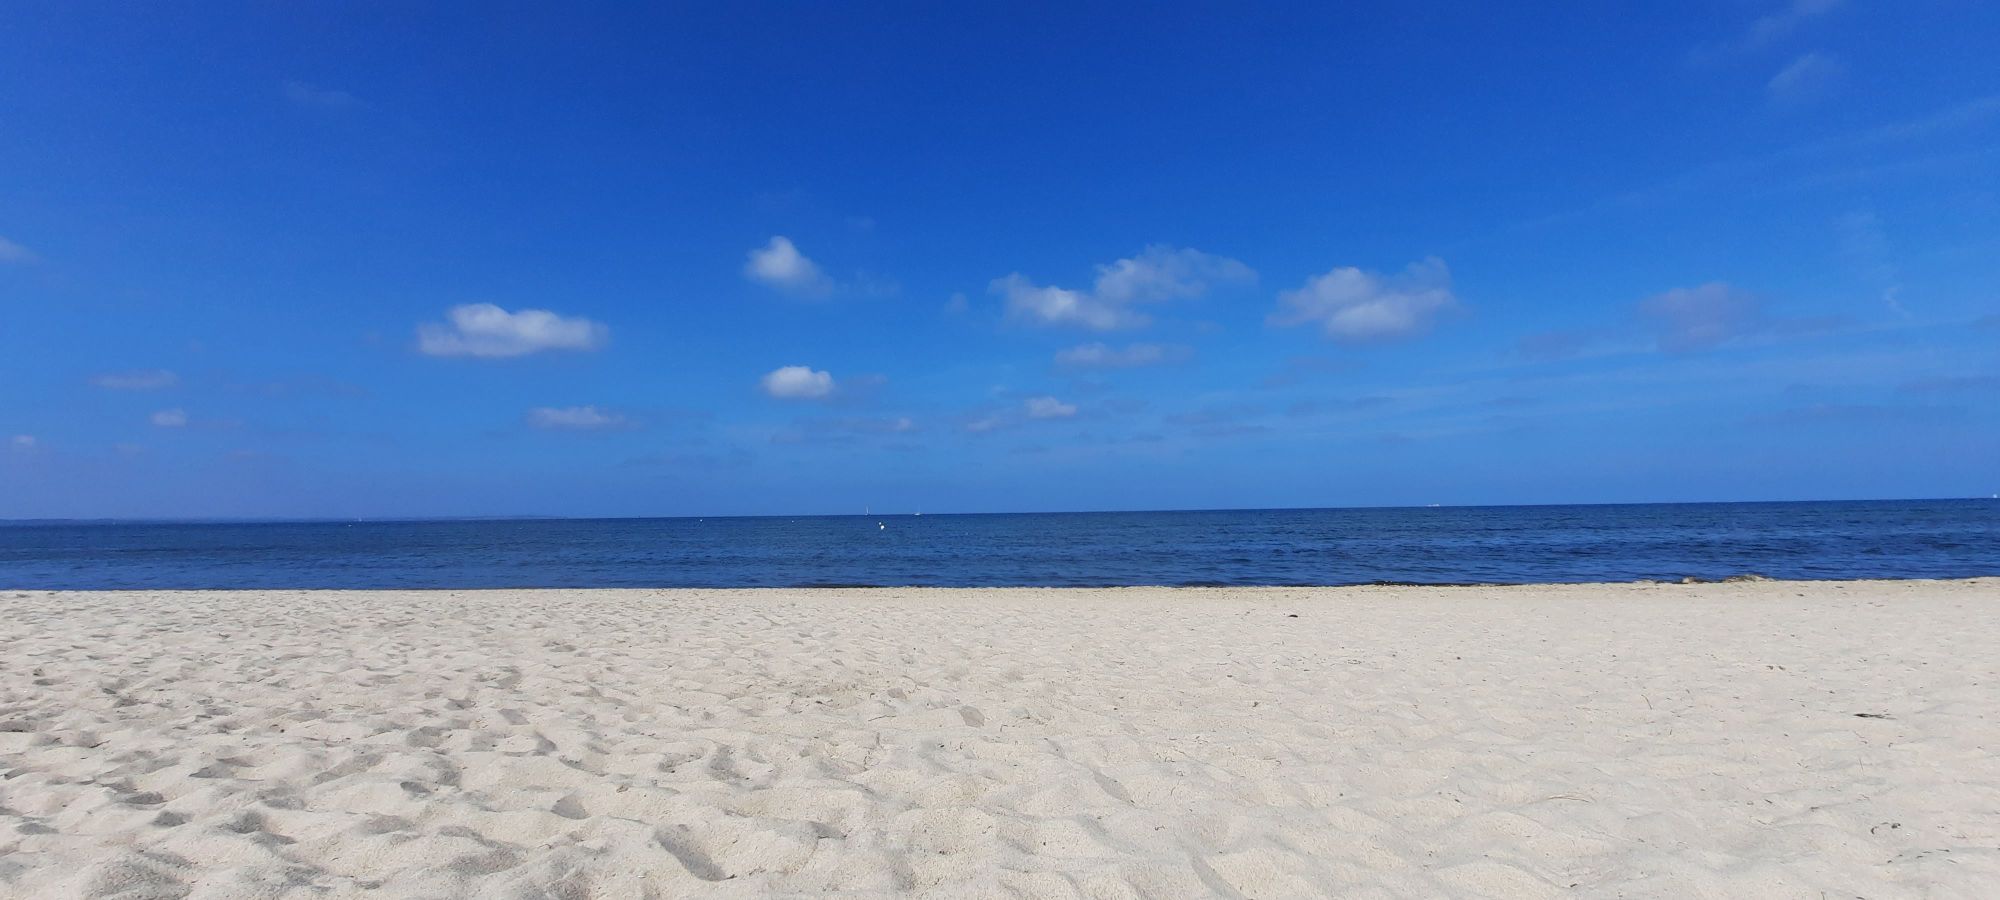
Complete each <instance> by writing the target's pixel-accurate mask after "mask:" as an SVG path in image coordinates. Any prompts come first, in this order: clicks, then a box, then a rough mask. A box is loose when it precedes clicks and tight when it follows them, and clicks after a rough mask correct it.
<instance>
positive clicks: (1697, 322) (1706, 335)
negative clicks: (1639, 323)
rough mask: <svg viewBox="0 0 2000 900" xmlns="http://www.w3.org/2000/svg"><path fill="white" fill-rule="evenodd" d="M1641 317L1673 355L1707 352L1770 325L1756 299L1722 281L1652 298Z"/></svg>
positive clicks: (1641, 307) (1644, 302) (1643, 303)
mask: <svg viewBox="0 0 2000 900" xmlns="http://www.w3.org/2000/svg"><path fill="white" fill-rule="evenodd" d="M1639 315H1640V316H1641V317H1643V318H1644V319H1646V320H1647V321H1648V322H1649V323H1650V324H1651V325H1652V327H1653V330H1654V333H1655V335H1656V337H1657V338H1658V340H1659V347H1660V349H1661V350H1665V351H1667V352H1669V353H1688V352H1692V351H1696V350H1706V349H1708V348H1710V347H1714V346H1716V345H1719V344H1723V343H1727V342H1729V341H1732V340H1735V339H1737V338H1740V337H1745V336H1748V335H1752V334H1756V333H1758V332H1760V331H1763V330H1765V328H1766V326H1767V325H1768V324H1769V323H1768V322H1767V321H1766V320H1765V318H1764V314H1763V310H1762V308H1761V305H1760V304H1759V303H1758V301H1757V298H1756V296H1754V295H1752V294H1750V293H1749V292H1747V291H1743V290H1739V289H1737V288H1734V287H1731V286H1729V285H1727V284H1724V283H1722V282H1719V281H1714V282H1709V283H1708V284H1704V285H1701V286H1699V287H1691V288H1675V289H1673V290H1671V291H1667V292H1665V293H1662V294H1656V295H1654V296H1652V297H1648V298H1646V299H1645V300H1642V301H1640V303H1639Z"/></svg>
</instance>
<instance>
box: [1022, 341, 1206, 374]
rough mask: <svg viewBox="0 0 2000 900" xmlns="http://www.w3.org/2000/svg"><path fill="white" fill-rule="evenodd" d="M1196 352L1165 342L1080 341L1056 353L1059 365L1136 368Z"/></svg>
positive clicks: (1158, 363)
mask: <svg viewBox="0 0 2000 900" xmlns="http://www.w3.org/2000/svg"><path fill="white" fill-rule="evenodd" d="M1192 355H1193V351H1192V350H1189V349H1188V348H1186V347H1179V346H1171V345H1165V344H1127V345H1125V346H1124V347H1123V348H1117V347H1111V346H1108V345H1106V344H1103V343H1089V344H1079V345H1077V346H1075V347H1071V348H1069V349H1067V350H1063V351H1061V352H1058V353H1057V354H1056V368H1059V369H1071V370H1075V369H1136V368H1140V367H1142V366H1159V365H1165V364H1167V363H1174V362H1180V361H1182V360H1185V359H1187V358H1188V357H1189V356H1192Z"/></svg>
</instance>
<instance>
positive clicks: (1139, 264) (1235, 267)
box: [1093, 244, 1257, 303]
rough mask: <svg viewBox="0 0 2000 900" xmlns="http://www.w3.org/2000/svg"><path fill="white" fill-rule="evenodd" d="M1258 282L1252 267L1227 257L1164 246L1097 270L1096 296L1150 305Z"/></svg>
mask: <svg viewBox="0 0 2000 900" xmlns="http://www.w3.org/2000/svg"><path fill="white" fill-rule="evenodd" d="M1255 280H1257V273H1256V272H1255V271H1253V270H1252V269H1251V268H1250V267H1249V266H1246V265H1244V264H1242V263H1240V262H1237V261H1236V260H1233V259H1230V258H1228V257H1226V256H1216V255H1214V254H1210V253H1203V252H1201V251H1200V250H1192V249H1187V248H1180V249H1175V248H1173V247H1167V246H1163V245H1160V244H1154V245H1152V246H1149V247H1147V248H1146V249H1145V250H1144V251H1143V252H1141V253H1140V254H1139V255H1138V256H1134V257H1131V258H1129V259H1121V260H1118V261H1117V262H1114V263H1111V264H1109V265H1102V266H1098V267H1097V283H1096V285H1095V286H1094V288H1093V292H1094V293H1095V294H1096V295H1097V298H1098V299H1100V300H1103V301H1106V302H1109V303H1149V302H1154V301H1159V300H1178V299H1183V298H1188V297H1199V296H1201V295H1203V294H1206V293H1208V290H1209V288H1211V287H1213V286H1216V285H1222V284H1242V283H1246V282H1251V281H1255Z"/></svg>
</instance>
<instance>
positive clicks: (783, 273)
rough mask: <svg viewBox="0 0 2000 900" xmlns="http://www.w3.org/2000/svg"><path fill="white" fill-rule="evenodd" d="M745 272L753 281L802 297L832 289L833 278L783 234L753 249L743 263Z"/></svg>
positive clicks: (814, 295)
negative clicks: (748, 258)
mask: <svg viewBox="0 0 2000 900" xmlns="http://www.w3.org/2000/svg"><path fill="white" fill-rule="evenodd" d="M743 275H744V277H746V278H749V279H750V280H751V281H755V282H757V283H759V284H763V285H768V286H770V287H773V288H776V289H778V290H781V291H784V292H786V293H788V294H794V295H797V296H801V297H824V296H826V295H828V294H830V293H833V279H831V278H828V277H826V273H825V272H822V271H820V269H819V266H818V265H817V264H815V263H814V262H813V261H812V260H810V259H807V258H806V255H805V254H803V253H800V252H799V248H798V247H796V246H794V245H793V244H792V239H791V238H788V237H785V236H783V235H778V236H776V237H773V238H771V242H770V243H768V244H765V245H764V246H762V247H759V248H757V249H755V250H752V251H750V261H749V262H747V263H745V264H744V265H743Z"/></svg>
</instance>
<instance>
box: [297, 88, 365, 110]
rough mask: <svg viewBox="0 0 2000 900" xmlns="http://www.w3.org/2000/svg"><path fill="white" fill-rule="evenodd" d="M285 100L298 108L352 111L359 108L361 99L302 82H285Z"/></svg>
mask: <svg viewBox="0 0 2000 900" xmlns="http://www.w3.org/2000/svg"><path fill="white" fill-rule="evenodd" d="M283 88H284V91H285V99H287V100H290V101H292V102H293V103H297V104H298V105H300V106H317V107H321V108H324V109H352V108H354V107H357V106H360V105H362V104H361V98H359V97H356V96H354V95H353V94H350V93H348V92H346V91H336V90H332V89H329V88H323V87H319V86H316V85H311V84H307V83H305V82H303V81H287V82H285V83H284V85H283Z"/></svg>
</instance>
